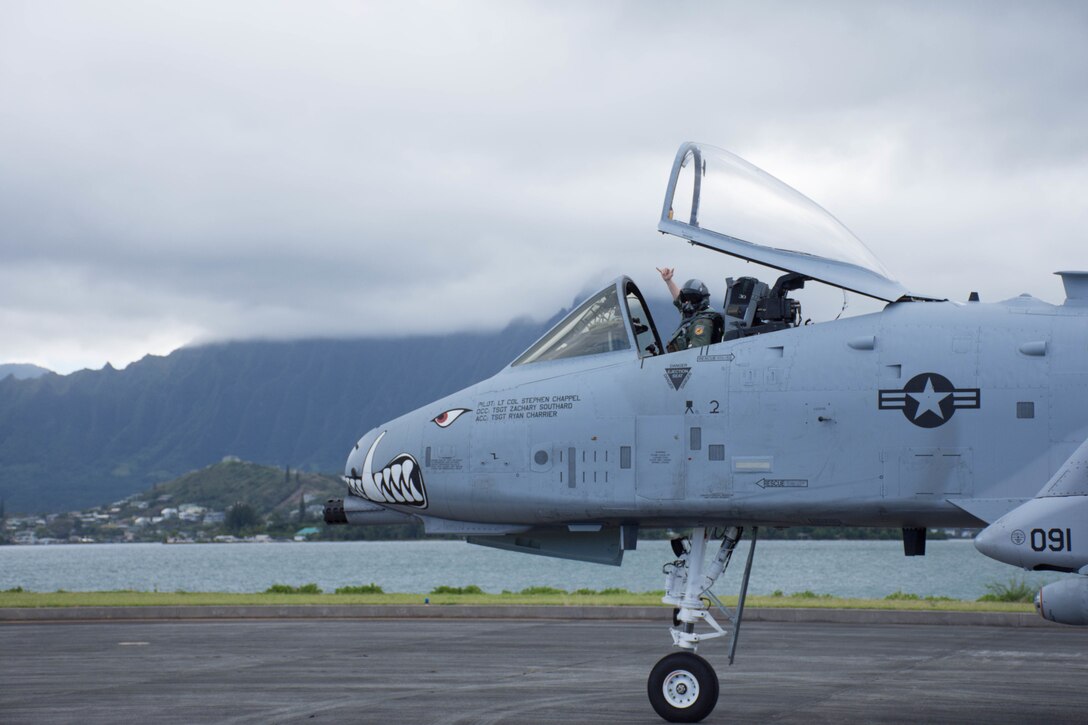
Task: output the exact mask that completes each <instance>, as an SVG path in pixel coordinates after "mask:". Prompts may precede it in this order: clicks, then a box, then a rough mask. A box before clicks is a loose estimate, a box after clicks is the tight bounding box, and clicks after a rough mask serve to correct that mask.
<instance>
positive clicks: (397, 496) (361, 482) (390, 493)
mask: <svg viewBox="0 0 1088 725" xmlns="http://www.w3.org/2000/svg"><path fill="white" fill-rule="evenodd" d="M384 437H385V432H383V433H382V434H381V435H379V436H378V437H377V438H376V439H375V440H374V443H372V444H371V446H370V450H368V451H367V454H366V460H365V461H364V462H363V470H362V471H356V470H355V469H354V468H353V469H352V470H351V475H350V476H345V480H346V481H347V483H348V489H349V490H350V491H351V493H352V494H354V495H355V496H361V497H362V498H365V499H367V500H368V501H373V502H374V503H382V504H400V505H402V506H415V507H418V508H427V489H426V487H424V485H423V472H422V471H421V470H420V468H419V462H418V461H417V460H416V459H415V458H413V457H412V456H411V455H410V454H408V453H400V454H398V455H397V456H396V457H394V458H393V459H392V460H391V461H389V463H387V464H385V466H383V467H382V468H381V470H378V471H375V470H373V462H374V451H375V449H377V447H378V443H379V442H381V439H382V438H384Z"/></svg>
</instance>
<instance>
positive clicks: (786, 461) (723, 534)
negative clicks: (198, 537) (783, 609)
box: [326, 143, 1088, 722]
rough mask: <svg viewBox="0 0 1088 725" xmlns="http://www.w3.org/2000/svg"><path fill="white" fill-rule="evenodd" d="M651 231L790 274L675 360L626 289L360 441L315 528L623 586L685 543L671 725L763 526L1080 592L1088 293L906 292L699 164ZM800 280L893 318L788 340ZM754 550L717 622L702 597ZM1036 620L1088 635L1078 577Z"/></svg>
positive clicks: (775, 185)
mask: <svg viewBox="0 0 1088 725" xmlns="http://www.w3.org/2000/svg"><path fill="white" fill-rule="evenodd" d="M658 229H659V230H660V231H661V232H664V233H667V234H671V235H674V236H677V237H679V238H681V239H684V240H687V241H689V242H690V243H692V244H695V245H699V246H701V247H705V248H707V249H711V250H715V251H719V252H724V253H725V254H728V255H733V256H734V257H739V258H741V259H746V260H750V261H754V262H758V263H760V264H762V265H765V266H767V267H771V268H774V269H777V270H781V271H782V273H783V274H782V276H781V277H780V278H779V279H778V280H777V281H775V280H769V282H770V284H768V283H766V282H761V281H759V280H756V279H754V278H751V277H744V278H740V279H737V280H729V281H728V291H727V294H726V298H725V301H724V302H725V303H724V305H723V310H722V312H724V322H725V324H724V336H723V337H724V339H723V340H722V341H721V342H716V343H713V344H709V345H707V346H704V347H698V348H693V349H684V350H680V351H677V352H671V353H670V352H666V350H665V348H664V347H663V345H662V336H661V335H660V334H659V330H658V328H657V327H656V326H655V325H654V321H653V320H652V319H651V316H650V310H649V307H648V306H647V304H646V302H645V299H644V298H643V295H642V293H641V292H640V291H639V289H638V288H637V287H636V286H635V284H634V282H632V281H631V280H630V279H628V278H627V277H620V278H619V279H617V280H616V281H615V282H614V283H612V284H609V285H608V286H607V287H606V288H604V289H603V290H601V291H600V292H598V293H597V294H594V295H591V296H590V297H589V298H588V299H586V300H585V302H584V303H582V304H581V305H580V306H579V307H577V308H576V309H575V310H574V311H573V312H571V313H570V314H569V315H567V316H566V318H565V319H563V320H562V321H561V322H559V323H558V324H557V325H555V327H554V328H552V330H551V331H549V332H548V333H547V334H545V335H544V336H543V337H542V338H541V339H540V340H539V341H537V342H536V343H535V344H534V345H532V346H531V347H530V348H529V349H528V350H526V351H525V353H523V354H522V355H520V356H519V357H518V358H517V359H516V360H514V361H513V362H511V363H510V365H508V366H507V367H506V368H504V369H503V370H501V371H500V372H499V373H498V374H496V375H495V376H493V377H491V378H489V379H487V380H484V381H482V382H479V383H477V384H475V385H472V386H470V387H468V388H466V389H464V390H461V391H459V392H457V393H454V394H453V395H449V396H447V397H445V398H443V399H441V400H437V401H435V402H434V403H432V404H430V405H426V406H423V407H422V408H419V409H418V410H414V411H412V412H410V413H407V414H405V415H403V416H401V417H399V418H397V419H395V420H392V421H389V422H388V423H384V424H383V425H380V426H378V427H377V428H375V429H374V430H372V431H370V432H369V433H367V434H366V435H364V436H363V437H362V438H360V439H359V442H358V443H357V444H356V445H355V448H354V450H353V451H352V452H351V454H350V455H349V457H348V461H347V464H346V466H345V481H346V482H347V485H348V495H346V496H345V498H344V499H343V500H342V501H340V500H337V501H333V502H330V504H329V505H328V506H327V508H326V520H327V521H328V522H329V523H350V524H377V523H402V522H406V521H422V522H423V525H424V527H425V530H426V532H427V533H433V534H461V535H465V536H466V537H467V540H468V541H469V542H472V543H474V544H482V545H485V546H492V547H496V548H500V549H506V550H510V551H520V552H526V553H531V554H542V555H546V556H554V557H560V558H567V559H576V560H581V561H591V562H599V563H604V564H613V565H618V564H619V563H620V561H621V559H622V558H623V552H624V551H625V550H628V549H634V548H635V545H636V540H637V536H638V530H639V528H640V527H643V528H646V527H669V528H672V529H680V530H688V529H690V531H691V533H690V535H687V536H685V537H683V538H680V539H676V540H674V541H673V546H672V549H673V552H674V553H675V560H674V561H672V562H666V563H665V572H666V575H667V576H666V580H667V593H666V595H665V597H664V602H665V603H666V604H670V605H672V606H673V607H674V608H675V609H674V616H673V627H672V629H671V634H672V640H673V644H674V645H675V646H676V647H677V648H678V650H677V651H676V652H674V653H672V654H669V655H667V656H665V657H664V658H663V659H662V660H661V661H660V662H658V663H657V665H656V666H655V667H654V668H653V670H652V671H651V673H650V677H649V682H648V685H647V690H648V694H649V698H650V701H651V704H652V705H653V707H654V709H655V710H656V711H657V712H658V713H659V714H660V715H661V716H662V717H663V718H665V719H666V720H669V721H673V722H696V721H699V720H701V719H702V718H704V717H705V716H706V715H707V714H708V713H709V712H710V711H711V710H712V709H713V707H714V705H715V704H716V701H717V698H718V679H717V675H716V674H715V672H714V670H713V669H712V668H711V666H710V665H709V664H708V663H707V662H706V660H704V659H703V658H701V657H700V656H698V655H697V654H695V650H696V648H697V647H698V645H699V644H700V643H702V642H703V641H705V640H708V639H712V638H716V637H729V639H730V646H731V649H730V652H729V661H730V663H732V661H733V655H734V651H735V648H736V642H737V633H738V630H739V626H740V621H741V617H742V615H743V608H744V595H745V592H746V590H747V582H748V575H749V573H750V571H751V565H752V554H753V552H754V550H755V542H756V535H757V533H758V530H759V527H766V526H776V527H788V526H812V525H818V526H874V527H876V526H879V527H899V528H901V529H902V531H903V544H904V550H905V554H906V555H908V556H911V555H920V554H924V553H925V541H926V530H927V527H985V529H984V530H983V531H982V533H980V534H979V536H978V538H977V539H976V546H977V547H978V549H979V550H980V551H981V552H982V553H984V554H986V555H987V556H990V557H993V558H994V559H997V560H999V561H1002V562H1006V563H1009V564H1012V565H1015V566H1019V567H1023V568H1024V569H1029V570H1045V571H1057V572H1075V573H1078V574H1081V575H1085V574H1088V272H1058V274H1060V275H1061V277H1062V281H1063V282H1064V285H1065V290H1066V299H1065V301H1064V302H1063V303H1062V304H1059V305H1052V304H1048V303H1046V302H1043V301H1041V300H1038V299H1036V298H1034V297H1031V296H1030V295H1022V296H1020V297H1017V298H1014V299H1010V300H1006V301H1003V302H997V303H983V302H979V301H977V298H975V296H974V295H972V300H971V301H968V302H953V301H949V300H942V299H934V298H932V297H926V296H920V295H916V294H912V293H911V292H910V291H909V290H907V289H905V288H904V287H903V286H902V285H901V284H900V283H899V282H897V281H896V280H895V279H894V278H893V277H892V276H891V275H890V274H889V273H888V272H887V271H886V270H885V269H884V267H883V266H882V265H881V264H880V262H879V261H878V260H877V259H876V258H875V257H874V256H873V255H872V253H871V252H869V250H868V249H866V248H865V247H864V245H862V244H861V242H860V241H858V239H857V238H856V237H854V236H853V234H851V233H850V232H849V231H848V230H847V229H846V228H845V227H844V226H843V225H842V224H840V223H839V222H838V221H837V220H836V219H835V218H834V217H832V216H831V215H830V214H829V213H827V212H826V211H824V210H823V209H822V208H821V207H819V206H818V205H816V204H815V203H813V202H812V201H810V200H809V199H807V198H806V197H804V196H802V195H801V194H799V193H798V192H796V191H794V190H793V189H792V188H790V187H788V186H786V185H785V184H783V183H782V182H780V181H778V180H777V179H774V178H773V177H771V176H769V175H767V174H766V173H764V172H763V171H761V170H759V169H757V168H756V167H754V166H752V165H750V164H748V163H747V162H745V161H743V160H742V159H739V158H738V157H736V156H733V155H732V154H729V153H728V152H725V151H722V150H719V149H715V148H713V147H709V146H703V145H699V144H693V143H687V144H684V145H682V146H681V147H680V150H679V152H678V153H677V155H676V159H675V162H674V163H673V166H672V172H671V175H670V177H669V182H668V188H667V191H666V195H665V203H664V206H663V208H662V212H661V219H660V222H659V224H658ZM807 282H819V283H823V284H826V285H831V286H833V287H839V288H842V289H844V290H849V291H853V292H856V293H859V294H861V295H865V296H868V297H871V298H874V299H875V300H881V301H884V302H886V303H887V305H886V306H884V307H883V309H882V310H881V311H879V312H876V313H873V314H867V315H862V316H857V317H850V318H845V319H838V320H835V321H831V322H823V323H818V324H802V319H803V317H802V314H801V310H800V305H799V304H798V302H797V300H795V299H794V298H791V297H790V293H791V292H792V291H794V290H797V289H799V288H801V287H803V286H804V284H805V283H807ZM670 329H671V328H670ZM743 535H748V536H749V537H750V538H751V542H752V545H751V547H750V548H749V549H748V556H747V561H746V562H745V566H744V571H743V576H742V582H741V588H740V598H739V602H738V604H737V606H736V607H735V608H733V609H728V608H725V607H722V606H721V603H720V601H719V600H718V599H717V597H715V596H714V595H713V593H712V591H711V587H712V586H713V585H714V583H715V581H716V580H717V579H718V577H719V576H720V575H721V574H722V572H723V570H724V569H725V568H726V566H727V565H728V564H729V561H730V558H731V556H732V554H733V551H734V547H735V546H736V544H737V542H738V540H740V539H741V537H742V536H743ZM719 541H720V543H718V542H719ZM712 545H717V547H718V548H717V550H716V553H715V552H714V551H713V550H712V549H711V547H712ZM708 549H711V550H710V551H708ZM1036 607H1037V608H1038V610H1039V611H1040V613H1041V614H1042V616H1044V617H1046V618H1048V619H1051V620H1053V621H1056V622H1063V623H1066V624H1088V577H1086V576H1072V577H1068V578H1064V579H1061V580H1059V581H1056V582H1054V583H1052V584H1049V585H1047V586H1045V587H1043V588H1042V590H1041V591H1040V593H1039V595H1038V596H1037V598H1036Z"/></svg>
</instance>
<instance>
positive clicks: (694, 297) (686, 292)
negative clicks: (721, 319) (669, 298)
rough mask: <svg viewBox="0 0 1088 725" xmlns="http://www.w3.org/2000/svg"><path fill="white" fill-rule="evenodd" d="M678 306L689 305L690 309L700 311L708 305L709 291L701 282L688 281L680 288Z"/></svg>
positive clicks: (695, 280) (696, 280)
mask: <svg viewBox="0 0 1088 725" xmlns="http://www.w3.org/2000/svg"><path fill="white" fill-rule="evenodd" d="M680 304H681V305H683V306H684V307H687V306H688V305H690V306H691V307H692V309H696V310H701V309H703V308H704V307H706V306H707V305H709V304H710V290H708V289H707V288H706V285H705V284H703V283H702V280H698V279H689V280H688V281H687V282H685V283H684V286H683V287H681V288H680Z"/></svg>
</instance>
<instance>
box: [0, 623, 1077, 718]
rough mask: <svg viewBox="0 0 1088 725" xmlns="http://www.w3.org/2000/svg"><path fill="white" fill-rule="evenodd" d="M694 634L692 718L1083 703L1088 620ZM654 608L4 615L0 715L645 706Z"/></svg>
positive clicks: (544, 710) (1004, 712)
mask: <svg viewBox="0 0 1088 725" xmlns="http://www.w3.org/2000/svg"><path fill="white" fill-rule="evenodd" d="M726 649H727V648H726V645H725V644H723V643H721V642H720V641H719V642H708V643H705V644H704V645H703V646H702V647H701V648H700V654H702V655H704V656H705V657H707V659H708V660H709V661H710V662H711V664H712V665H713V666H714V667H715V668H716V669H717V671H718V674H719V677H720V679H721V683H722V684H721V698H720V700H719V702H718V707H717V709H716V710H715V711H714V712H713V713H711V715H710V717H708V718H707V719H706V720H705V721H704V722H707V723H725V722H776V723H802V722H803V723H812V722H844V721H845V722H902V723H907V722H910V723H916V722H957V723H964V722H977V723H993V722H1042V721H1046V722H1051V723H1053V722H1077V723H1083V722H1084V721H1085V712H1088V688H1086V687H1085V684H1086V682H1088V631H1086V630H1083V629H1077V628H1045V629H1034V628H1032V629H1027V628H1024V629H1021V628H1008V627H978V626H976V627H956V626H933V625H863V624H821V623H803V624H794V623H763V622H754V623H748V624H745V626H744V628H743V630H742V632H741V640H740V647H739V651H738V656H737V663H736V664H735V665H734V666H733V667H729V666H727V664H726ZM670 651H672V648H671V646H670V639H669V636H668V633H667V626H666V624H665V623H661V624H652V623H645V622H599V621H597V622H593V621H554V620H533V621H527V620H506V621H497V620H427V621H421V620H366V621H360V620H312V619H311V620H277V621H267V620H266V621H185V622H177V621H169V622H80V623H52V624H42V623H13V624H3V625H0V722H3V723H6V724H9V725H11V724H14V723H143V722H156V723H204V722H209V723H211V722H214V723H220V722H222V723H351V722H358V723H453V724H458V725H460V724H468V723H556V724H558V723H562V724H563V725H570V724H571V723H585V722H596V723H658V722H661V720H659V719H658V717H657V716H656V714H655V713H654V712H653V710H652V709H651V708H650V705H649V702H648V700H647V697H646V677H647V675H648V673H649V671H650V668H651V667H652V666H653V665H654V663H655V662H656V661H657V660H658V659H659V658H660V657H662V656H663V655H665V654H667V653H669V652H670Z"/></svg>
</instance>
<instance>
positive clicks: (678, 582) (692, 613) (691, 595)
mask: <svg viewBox="0 0 1088 725" xmlns="http://www.w3.org/2000/svg"><path fill="white" fill-rule="evenodd" d="M758 532H759V528H758V527H754V528H753V529H752V537H751V538H752V545H751V546H750V547H749V549H748V560H747V561H746V562H745V565H744V575H743V578H742V580H741V586H740V596H739V598H738V600H737V607H736V610H734V611H730V610H729V609H727V608H726V607H725V605H724V604H722V602H721V600H720V599H718V597H717V596H715V595H714V593H713V592H711V591H710V589H711V588H712V587H713V586H714V583H715V582H716V581H717V580H718V577H719V576H721V575H722V573H723V572H724V571H725V570H726V568H727V567H728V566H729V561H730V559H732V557H733V550H734V549H735V548H736V546H737V542H738V541H740V537H741V534H742V533H743V529H740V528H737V527H735V526H730V527H728V528H726V529H725V531H724V532H723V533H722V534H721V535H720V537H721V539H722V544H721V547H720V548H719V549H718V554H717V555H716V556H715V557H714V559H713V560H712V561H711V562H710V564H709V566H707V567H705V571H704V566H703V559H704V558H705V554H706V545H707V541H708V539H711V538H715V539H716V538H718V535H713V536H711V535H709V534H708V533H707V530H706V528H705V527H698V528H696V529H694V530H693V531H692V533H691V537H690V539H686V540H685V539H675V540H674V541H673V542H672V543H673V553H674V554H676V556H677V559H676V561H673V562H671V563H669V564H666V565H665V567H664V569H663V571H664V573H665V596H664V597H663V598H662V600H661V601H663V602H664V603H665V604H671V605H673V606H674V607H676V609H675V610H674V613H673V627H672V629H670V633H671V634H672V641H673V644H674V645H676V646H677V647H680V648H681V650H682V651H680V652H673V653H672V654H670V655H667V656H665V657H663V658H662V659H661V660H660V661H659V662H658V663H657V664H656V665H654V668H653V670H651V671H650V678H649V680H648V681H647V683H646V691H647V694H648V695H649V696H650V704H651V705H652V706H653V708H654V710H655V711H656V712H657V714H658V715H660V716H661V717H663V718H664V719H666V720H668V721H669V722H699V721H700V720H702V719H703V718H705V717H706V716H707V715H709V714H710V712H711V711H712V710H713V709H714V706H715V705H717V704H718V676H717V674H716V673H715V672H714V668H713V667H711V666H710V663H708V662H707V661H706V660H705V659H703V658H702V657H700V656H699V655H697V654H695V650H696V648H697V647H698V646H699V642H701V641H703V640H707V639H714V638H716V637H724V636H726V635H729V638H730V642H729V664H733V658H734V657H735V655H736V652H737V636H738V634H739V633H740V622H741V617H742V616H743V614H744V600H745V598H746V596H747V594H748V577H749V576H750V575H751V573H752V555H753V554H754V553H755V549H756V535H757V534H758ZM711 604H713V605H714V607H715V609H717V610H718V612H720V613H721V615H722V616H723V617H724V618H725V619H726V620H727V621H728V622H729V623H731V624H732V625H733V626H732V629H731V631H729V630H726V629H725V628H724V627H722V626H721V625H720V624H718V621H717V620H716V619H715V618H714V615H712V614H711V613H710V605H711ZM698 622H704V623H706V624H707V625H708V626H709V627H710V629H711V631H710V632H705V633H702V634H699V633H696V632H695V625H696V624H697V623H698Z"/></svg>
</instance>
